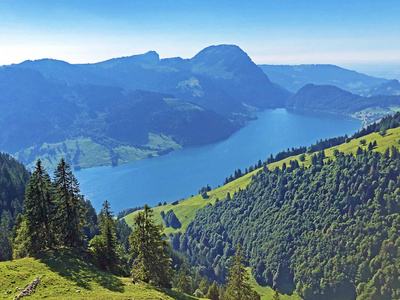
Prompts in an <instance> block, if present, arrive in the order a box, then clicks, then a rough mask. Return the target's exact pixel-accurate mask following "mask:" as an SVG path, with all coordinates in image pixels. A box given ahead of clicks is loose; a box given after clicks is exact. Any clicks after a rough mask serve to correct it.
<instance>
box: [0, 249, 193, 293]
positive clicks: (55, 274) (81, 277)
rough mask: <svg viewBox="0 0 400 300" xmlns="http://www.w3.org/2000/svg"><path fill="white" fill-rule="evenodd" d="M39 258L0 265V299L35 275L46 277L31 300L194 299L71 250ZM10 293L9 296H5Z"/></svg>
mask: <svg viewBox="0 0 400 300" xmlns="http://www.w3.org/2000/svg"><path fill="white" fill-rule="evenodd" d="M41 256H42V257H41V258H36V259H35V258H32V257H28V258H23V259H18V260H13V261H6V262H0V299H13V298H14V297H15V296H16V295H18V293H19V292H20V291H17V290H16V287H19V288H24V287H25V286H26V285H27V284H29V283H30V282H31V281H33V280H34V279H35V278H36V277H37V276H42V275H45V276H44V277H43V278H42V280H41V282H40V283H39V285H38V286H37V288H36V292H35V293H34V294H32V295H31V296H30V299H135V300H172V299H178V300H194V299H198V298H195V297H191V296H188V295H186V294H183V293H179V292H176V291H172V290H168V289H159V288H155V287H152V286H150V285H148V284H146V283H136V284H132V283H131V280H130V279H129V278H124V277H117V276H114V275H112V274H110V273H107V272H104V271H101V270H99V269H98V268H96V267H95V266H93V265H91V264H90V263H88V262H87V259H82V258H81V257H79V256H77V255H74V253H73V252H71V251H65V250H64V251H61V252H59V251H49V252H45V253H44V254H42V255H41ZM8 290H11V291H12V293H11V294H5V293H6V292H7V291H8Z"/></svg>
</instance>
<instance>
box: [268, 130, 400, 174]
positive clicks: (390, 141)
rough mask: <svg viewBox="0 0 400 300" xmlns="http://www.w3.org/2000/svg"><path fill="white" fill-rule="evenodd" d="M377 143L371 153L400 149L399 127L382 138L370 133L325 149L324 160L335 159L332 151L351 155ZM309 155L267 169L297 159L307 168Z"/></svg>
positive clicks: (271, 166)
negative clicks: (394, 148)
mask: <svg viewBox="0 0 400 300" xmlns="http://www.w3.org/2000/svg"><path fill="white" fill-rule="evenodd" d="M361 140H365V141H366V143H365V146H363V145H361V143H360V141H361ZM374 141H376V142H377V147H376V148H374V149H373V151H378V152H381V153H383V152H385V150H386V149H387V148H389V147H392V146H395V147H396V148H397V149H400V144H399V141H400V127H397V128H393V129H389V130H388V131H387V132H386V134H385V135H384V136H381V135H380V134H379V133H376V132H374V133H371V134H368V135H366V136H363V137H360V138H358V139H354V140H351V141H350V142H349V143H344V144H341V145H338V146H335V147H332V148H328V149H325V156H326V158H325V159H326V160H327V159H334V158H335V157H334V156H333V151H334V149H338V150H339V151H340V152H344V153H345V154H349V153H353V154H355V153H356V152H357V149H358V147H361V148H362V149H363V150H364V149H368V144H369V143H370V142H372V143H373V142H374ZM312 154H313V153H311V154H306V159H305V161H304V162H301V161H300V159H299V156H300V155H295V156H290V157H287V158H285V159H283V160H280V161H277V162H274V163H272V164H269V165H268V168H269V169H270V170H273V169H275V168H276V167H282V165H283V163H286V165H289V162H290V161H291V160H294V159H297V160H298V161H299V164H300V165H302V164H304V166H306V167H308V166H309V165H310V163H311V155H312Z"/></svg>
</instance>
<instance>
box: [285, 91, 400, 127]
mask: <svg viewBox="0 0 400 300" xmlns="http://www.w3.org/2000/svg"><path fill="white" fill-rule="evenodd" d="M286 105H287V107H288V108H295V109H305V110H315V111H325V112H330V113H339V114H345V115H350V116H353V117H357V118H360V119H362V120H363V121H364V122H365V123H366V124H367V123H371V122H372V121H376V120H378V119H380V118H382V117H384V116H385V115H387V114H389V113H391V112H393V111H398V110H399V109H400V96H388V95H379V96H371V97H363V96H359V95H355V94H352V93H350V92H347V91H345V90H342V89H340V88H338V87H336V86H333V85H314V84H307V85H306V86H304V87H303V88H301V89H300V90H299V91H298V92H297V93H296V94H294V95H293V96H292V97H291V98H290V99H289V100H288V101H287V102H286ZM366 124H365V125H366Z"/></svg>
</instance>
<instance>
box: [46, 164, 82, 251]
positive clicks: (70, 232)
mask: <svg viewBox="0 0 400 300" xmlns="http://www.w3.org/2000/svg"><path fill="white" fill-rule="evenodd" d="M54 187H55V197H56V199H57V203H58V220H57V221H58V224H59V228H58V231H59V232H60V235H61V237H60V244H61V245H63V246H66V247H80V246H83V244H84V233H83V228H84V227H85V226H86V219H85V213H86V211H85V209H84V206H83V205H84V200H83V196H82V195H80V194H79V193H80V190H79V183H78V180H77V179H76V178H75V176H74V174H72V171H71V169H70V167H69V165H68V164H67V163H66V162H65V159H64V158H62V159H61V161H60V163H59V164H58V166H57V169H56V170H55V172H54Z"/></svg>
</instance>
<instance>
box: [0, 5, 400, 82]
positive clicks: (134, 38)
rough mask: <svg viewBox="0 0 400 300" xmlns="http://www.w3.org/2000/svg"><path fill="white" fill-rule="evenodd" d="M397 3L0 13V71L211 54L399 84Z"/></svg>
mask: <svg viewBox="0 0 400 300" xmlns="http://www.w3.org/2000/svg"><path fill="white" fill-rule="evenodd" d="M399 14H400V3H399V2H398V1H392V0H389V1H385V2H384V3H382V2H379V1H372V0H365V1H360V0H357V1H344V0H338V1H327V0H322V1H313V0H305V1H302V2H298V1H295V0H288V1H279V0H273V1H261V0H255V1H252V2H251V3H244V2H242V1H212V0H207V1H206V0H193V1H189V2H184V1H178V0H164V1H156V0H150V1H128V0H121V1H118V3H117V4H116V2H110V1H107V0H97V1H94V0H86V1H78V0H73V1H67V0H60V1H55V2H47V1H30V0H20V1H11V0H5V1H2V2H1V3H0V45H1V47H0V65H9V64H12V63H20V62H22V61H25V60H35V59H42V58H51V59H58V60H63V61H67V62H69V63H94V62H98V61H103V60H107V59H110V58H114V57H122V56H131V55H134V54H142V53H145V52H147V51H150V50H154V51H156V52H157V53H159V55H160V57H161V58H168V57H177V56H179V57H182V58H191V57H193V56H194V55H195V54H196V53H197V52H199V51H200V50H201V49H203V48H205V47H207V46H210V45H218V44H235V45H238V46H239V47H241V48H242V49H243V50H244V51H245V52H246V53H247V54H248V55H249V56H250V57H251V58H252V60H253V61H254V62H255V63H256V64H285V65H287V64H288V65H298V64H334V65H338V66H340V67H343V68H347V69H351V70H356V71H358V72H363V73H366V74H368V75H373V76H380V77H386V78H400V71H396V68H397V69H400V39H399V38H398V29H399V28H400V18H398V15H399Z"/></svg>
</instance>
